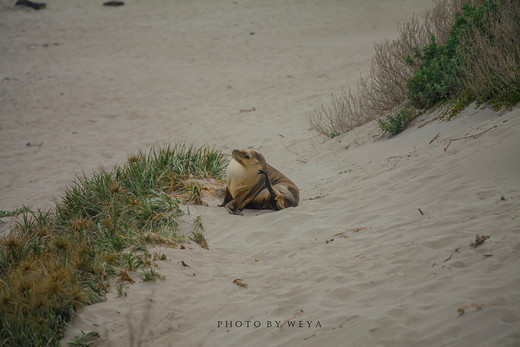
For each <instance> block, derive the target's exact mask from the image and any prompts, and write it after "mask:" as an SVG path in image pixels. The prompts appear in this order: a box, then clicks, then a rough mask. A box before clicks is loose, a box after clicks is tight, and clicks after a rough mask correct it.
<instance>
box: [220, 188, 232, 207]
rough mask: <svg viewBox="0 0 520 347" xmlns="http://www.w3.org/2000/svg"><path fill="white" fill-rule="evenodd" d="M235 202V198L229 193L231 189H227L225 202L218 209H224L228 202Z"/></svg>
mask: <svg viewBox="0 0 520 347" xmlns="http://www.w3.org/2000/svg"><path fill="white" fill-rule="evenodd" d="M231 200H233V197H232V196H231V193H230V192H229V189H227V187H226V193H225V194H224V201H222V203H221V204H220V205H217V206H218V207H224V206H226V204H227V203H228V202H230V201H231Z"/></svg>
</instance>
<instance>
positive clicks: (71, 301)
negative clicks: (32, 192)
mask: <svg viewBox="0 0 520 347" xmlns="http://www.w3.org/2000/svg"><path fill="white" fill-rule="evenodd" d="M225 164H226V159H225V158H224V156H223V155H222V153H221V152H220V151H218V150H214V149H210V148H207V147H203V148H198V149H196V148H193V147H190V146H186V145H181V144H176V145H172V146H166V147H158V146H156V147H153V148H152V149H151V150H149V151H148V152H139V153H138V154H137V155H133V156H130V157H129V158H128V160H127V162H126V163H125V165H123V166H121V167H114V168H113V169H111V170H106V169H103V168H101V169H99V170H97V171H95V172H94V173H92V175H86V174H82V175H78V176H77V178H76V180H75V181H73V182H72V183H71V184H70V185H69V186H68V188H67V189H66V191H65V193H64V195H63V197H61V199H60V200H59V201H57V202H56V204H55V206H54V207H53V208H52V209H49V210H45V211H42V210H37V211H32V210H31V209H30V208H28V207H22V208H20V209H17V210H16V211H3V213H2V216H13V215H18V217H17V218H16V221H15V222H14V223H13V224H12V226H11V227H10V231H9V233H8V234H7V235H5V236H3V237H2V238H1V239H0V276H1V277H0V279H1V281H0V327H1V329H0V344H1V345H9V346H43V345H45V346H47V345H58V339H59V338H60V336H61V335H62V332H63V330H64V328H65V323H66V322H67V321H69V320H70V319H71V318H72V316H73V315H74V313H75V312H76V311H77V310H78V309H79V308H80V307H82V306H84V305H88V304H92V303H95V302H99V301H101V300H103V299H104V297H105V294H106V293H107V291H108V290H109V287H110V283H112V284H113V283H114V281H115V283H117V285H116V289H117V290H118V292H120V293H122V292H123V287H122V283H124V282H133V279H132V278H131V276H130V275H129V272H135V271H139V272H141V278H142V279H143V280H144V281H155V280H156V279H158V278H161V275H160V274H159V273H158V272H157V271H156V270H155V266H156V263H155V262H156V261H160V260H164V257H163V256H161V255H160V254H150V253H149V252H148V247H149V246H150V245H155V244H164V245H170V246H174V245H176V244H178V243H182V242H184V241H187V240H186V236H185V235H184V234H182V233H180V232H179V230H178V223H177V218H178V217H179V216H181V215H182V214H184V213H185V212H184V211H185V210H186V209H183V206H186V205H189V204H192V203H201V191H202V190H203V189H204V183H203V182H204V179H220V178H222V176H223V173H224V168H225ZM193 230H194V231H193V232H192V236H191V237H190V236H188V238H190V239H192V240H195V241H196V242H197V243H199V244H201V246H204V247H207V244H206V243H205V239H204V235H203V234H202V231H203V228H202V226H201V221H200V217H199V218H194V229H193ZM134 276H135V275H134Z"/></svg>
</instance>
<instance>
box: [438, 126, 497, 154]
mask: <svg viewBox="0 0 520 347" xmlns="http://www.w3.org/2000/svg"><path fill="white" fill-rule="evenodd" d="M496 127H497V125H495V126H494V127H491V128H489V129H486V130H484V131H482V132H480V133H478V134H473V135H468V136H464V137H459V138H456V139H451V140H450V142H449V143H448V145H447V146H446V147H444V152H446V151H447V150H448V147H449V146H450V145H451V143H452V142H454V141H459V140H465V139H471V138H475V137H477V136H480V135H482V134H484V133H485V132H486V131H489V130H491V129H494V128H496Z"/></svg>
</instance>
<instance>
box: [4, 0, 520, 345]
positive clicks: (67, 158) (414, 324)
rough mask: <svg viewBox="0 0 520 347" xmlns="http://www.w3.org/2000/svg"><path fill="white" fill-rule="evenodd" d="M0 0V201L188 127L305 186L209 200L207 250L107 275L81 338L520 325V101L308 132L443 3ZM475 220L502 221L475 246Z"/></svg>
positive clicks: (152, 340)
mask: <svg viewBox="0 0 520 347" xmlns="http://www.w3.org/2000/svg"><path fill="white" fill-rule="evenodd" d="M1 4H2V5H1V6H2V7H1V8H2V12H0V30H1V31H2V35H1V36H0V51H1V52H2V53H1V54H2V59H1V60H0V72H1V76H0V98H1V99H0V100H1V104H2V108H1V109H0V115H1V118H0V141H1V142H0V145H1V147H2V151H1V152H0V164H1V165H0V177H1V181H0V209H3V210H5V209H11V208H15V207H18V206H20V204H22V203H30V204H32V205H34V206H44V205H46V204H48V203H49V201H50V200H51V197H52V196H54V195H57V194H59V193H60V192H61V191H62V190H63V187H64V185H65V184H66V182H67V181H68V180H69V179H71V178H73V172H74V171H79V170H87V171H89V170H91V169H92V168H94V167H95V166H96V165H97V164H104V165H112V164H113V163H114V162H118V161H122V160H124V159H125V157H126V154H127V153H130V152H133V151H135V150H136V149H137V148H146V147H147V146H150V145H152V144H153V143H155V142H160V143H162V142H168V141H176V140H182V141H186V142H194V143H196V144H211V145H213V144H215V145H216V146H218V147H222V148H224V149H225V150H229V149H231V148H235V147H238V148H240V147H246V146H254V147H256V148H260V149H261V150H262V151H263V152H264V154H265V155H266V157H267V159H268V160H269V161H270V162H271V163H272V164H273V165H274V166H275V167H277V168H279V169H280V170H281V171H283V172H284V173H286V174H287V175H288V176H289V177H290V178H291V179H292V180H293V181H294V182H295V183H296V184H297V185H298V186H299V187H300V189H301V195H302V201H301V205H300V206H298V207H297V208H293V209H288V210H285V211H281V212H272V211H261V212H257V211H246V213H245V216H243V217H237V216H231V215H229V214H227V213H226V212H225V211H224V210H223V209H221V208H218V207H216V206H215V205H216V203H217V202H216V201H211V200H210V201H208V202H210V206H209V207H194V208H192V209H191V215H192V216H193V217H195V216H198V215H201V216H202V221H203V224H204V227H205V230H206V237H207V239H208V242H209V246H210V250H203V249H201V248H199V247H198V246H196V245H191V246H190V247H189V248H188V249H184V250H181V249H160V251H161V252H163V253H164V254H166V255H167V257H168V258H169V260H168V261H167V262H160V269H159V271H160V272H161V273H162V274H164V275H165V276H166V279H165V280H164V281H160V282H159V283H156V284H150V283H136V284H134V285H132V286H131V287H129V288H128V289H127V292H128V296H126V297H117V293H115V291H114V292H111V293H109V299H108V301H107V302H104V303H100V304H97V305H93V306H90V307H86V308H85V309H84V310H83V311H82V312H81V313H80V314H79V315H78V317H77V319H75V320H74V322H73V323H72V326H71V328H70V329H69V330H68V331H67V335H66V338H65V339H64V341H66V340H67V339H69V338H70V337H72V336H74V335H77V334H78V333H79V332H80V331H81V330H83V331H90V330H98V331H100V332H101V333H102V335H103V337H104V339H105V340H104V342H105V343H104V345H112V346H127V345H129V343H130V342H133V343H134V344H137V342H138V340H140V341H141V343H142V345H145V346H169V345H171V346H177V345H178V346H223V345H229V346H315V345H323V346H338V345H345V346H412V345H425V346H426V345H438V346H490V345H493V346H515V345H518V344H519V343H520V332H519V330H518V326H519V325H520V324H519V323H520V273H519V272H518V268H520V256H519V254H520V253H519V251H520V228H519V226H520V225H519V222H518V218H519V215H520V209H519V206H520V179H519V178H518V177H520V162H519V158H520V153H519V151H520V148H519V144H520V140H518V133H519V130H520V129H519V127H520V114H519V113H520V112H519V111H518V110H515V111H512V112H504V113H501V114H495V113H493V112H489V111H476V110H473V109H469V110H466V111H465V112H464V114H462V115H461V116H459V117H458V118H456V119H454V120H452V121H450V122H446V121H443V120H440V119H439V115H438V114H431V115H428V116H425V117H422V118H420V119H418V120H417V121H416V122H415V124H413V126H412V127H411V128H410V129H409V130H407V131H405V132H404V133H402V134H400V135H399V136H396V137H394V138H391V139H381V140H379V141H374V140H375V139H376V138H377V137H378V136H379V135H380V134H379V132H378V130H377V126H376V124H368V125H366V126H364V127H362V128H358V129H356V130H354V131H352V132H351V133H349V134H346V135H342V136H340V137H337V138H335V139H334V140H332V141H329V142H327V143H325V144H323V145H320V146H317V147H315V148H313V146H312V145H311V143H310V137H311V136H312V134H310V133H309V131H308V125H307V123H306V121H305V115H306V113H307V112H309V111H311V110H313V109H315V108H316V107H317V106H319V104H320V103H321V102H322V101H327V96H328V94H329V93H330V92H332V91H334V90H336V89H337V88H338V87H339V86H341V85H344V84H345V83H346V82H348V81H354V80H355V79H356V78H357V77H359V75H360V74H361V73H366V72H367V71H368V66H369V57H370V54H371V52H372V45H373V42H375V41H379V40H380V39H381V38H384V37H392V36H393V35H395V32H396V23H397V22H398V21H405V20H407V19H409V17H410V16H411V13H412V12H414V11H415V12H418V11H420V10H422V9H424V8H425V7H426V6H427V5H428V4H429V1H422V2H416V1H371V2H368V3H367V2H365V3H363V4H361V3H359V2H357V1H338V2H321V1H306V2H303V3H300V2H288V1H287V2H280V1H276V2H275V1H263V2H257V1H218V2H217V1H201V2H193V1H175V2H173V1H166V0H164V1H159V0H156V1H151V0H150V1H126V5H125V6H124V7H122V8H118V9H107V8H104V7H102V6H98V5H97V4H96V5H94V4H93V3H90V2H85V1H79V0H74V1H72V0H69V1H52V2H49V8H47V9H46V10H45V11H41V12H35V11H29V10H26V9H10V8H9V6H8V3H7V2H6V1H3V2H2V3H1ZM253 108H254V110H253ZM437 134H439V136H438V137H437V138H436V139H435V140H433V141H432V142H430V141H431V140H432V139H434V138H435V137H436V135H437ZM469 135H478V136H475V137H469V138H467V139H462V140H458V141H452V142H451V144H450V145H449V147H448V148H447V149H446V151H445V150H444V148H446V146H447V145H448V144H449V143H450V139H456V138H461V137H466V136H469ZM27 143H31V145H36V146H29V147H28V146H26V144H27ZM40 143H43V144H42V145H41V146H39V144H40ZM419 209H420V211H419ZM421 212H422V214H421ZM476 234H479V235H489V236H490V239H488V240H487V241H485V243H484V244H483V245H481V246H479V247H477V248H472V247H470V243H471V242H472V241H474V239H475V235H476ZM181 261H184V262H185V263H186V264H188V265H189V266H190V267H184V266H182V265H181ZM236 278H240V279H242V280H243V282H245V283H246V284H247V286H248V287H247V288H242V287H239V286H237V285H236V284H234V283H233V280H234V279H236ZM472 305H478V306H479V307H481V308H480V309H477V308H475V307H474V306H472ZM465 306H466V307H467V308H466V309H465V313H464V314H463V315H460V314H459V312H458V311H457V309H458V308H461V307H465ZM287 320H289V321H291V324H295V326H293V327H292V326H290V325H289V322H286V321H287ZM230 321H231V322H232V323H231V324H232V325H233V327H231V328H229V327H227V328H226V322H228V323H227V324H228V325H229V324H230ZM299 321H302V323H301V324H302V326H303V327H301V328H300V327H299V324H300V323H299ZM219 322H222V323H221V324H220V325H221V326H220V327H219ZM248 322H250V323H248ZM284 322H286V323H284ZM308 322H309V323H308ZM240 324H242V326H241V327H237V325H240ZM248 324H249V327H247V325H248ZM255 324H256V325H258V324H260V326H259V327H258V328H255V327H254V325H255ZM269 324H271V325H272V326H271V327H269ZM277 324H279V325H282V324H283V327H281V328H279V327H277Z"/></svg>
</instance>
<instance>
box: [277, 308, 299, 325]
mask: <svg viewBox="0 0 520 347" xmlns="http://www.w3.org/2000/svg"><path fill="white" fill-rule="evenodd" d="M302 313H303V310H302V309H301V308H300V309H299V310H298V311H296V313H295V314H293V316H292V317H291V318H289V319H286V320H284V321H283V323H282V324H280V328H282V327H283V326H284V325H285V324H286V323H287V322H288V321H290V320H291V319H293V318H296V317H300V316H301V315H302Z"/></svg>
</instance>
